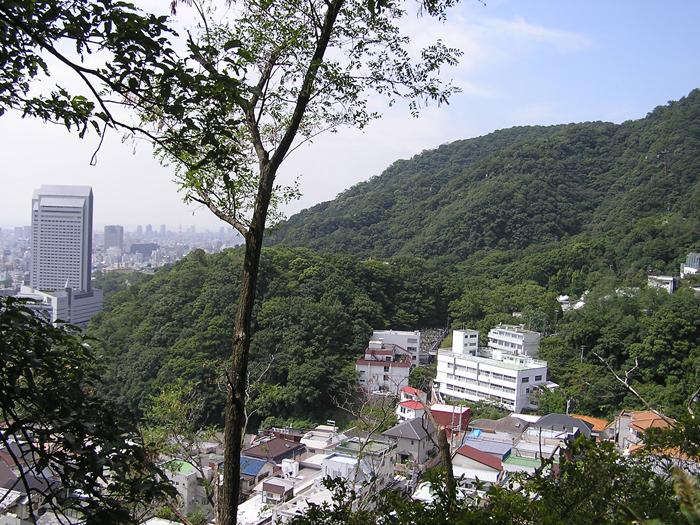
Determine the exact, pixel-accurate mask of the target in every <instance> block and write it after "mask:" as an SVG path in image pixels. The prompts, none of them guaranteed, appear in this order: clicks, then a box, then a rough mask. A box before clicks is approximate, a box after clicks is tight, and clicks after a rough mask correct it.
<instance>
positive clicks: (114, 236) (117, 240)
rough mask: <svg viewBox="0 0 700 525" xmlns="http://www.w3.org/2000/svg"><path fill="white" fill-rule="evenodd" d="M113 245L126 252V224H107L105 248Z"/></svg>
mask: <svg viewBox="0 0 700 525" xmlns="http://www.w3.org/2000/svg"><path fill="white" fill-rule="evenodd" d="M112 246H116V247H117V248H119V249H120V250H121V251H122V253H123V252H124V226H116V225H112V226H105V250H106V249H107V248H111V247H112Z"/></svg>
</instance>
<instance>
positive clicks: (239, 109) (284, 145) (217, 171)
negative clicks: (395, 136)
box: [140, 0, 459, 525]
mask: <svg viewBox="0 0 700 525" xmlns="http://www.w3.org/2000/svg"><path fill="white" fill-rule="evenodd" d="M194 5H195V7H197V9H198V11H199V13H200V15H201V17H202V32H201V34H200V36H199V38H198V39H195V37H193V36H190V37H189V40H188V45H189V53H190V56H189V58H190V62H189V63H188V64H186V65H184V66H182V65H179V66H178V67H177V68H173V69H172V75H170V76H168V75H167V74H166V75H160V76H159V77H158V82H157V83H156V86H157V89H159V90H161V91H164V92H166V93H168V94H169V96H170V97H171V99H172V100H174V101H176V102H175V103H174V105H173V106H172V107H163V106H162V105H160V106H158V105H156V106H148V105H146V106H145V107H144V106H143V104H141V105H140V109H141V111H142V115H143V116H144V118H145V120H146V121H148V120H149V119H154V120H155V122H157V125H158V127H159V129H161V130H164V132H163V140H162V141H161V145H162V148H161V150H160V151H161V153H162V155H163V159H164V160H165V161H168V162H176V163H178V166H179V172H178V173H179V181H180V183H181V185H182V188H183V190H184V191H185V192H186V198H187V199H189V200H192V201H196V202H199V203H201V204H203V205H205V206H207V207H208V208H209V209H210V210H211V211H212V212H213V213H215V214H216V215H217V216H218V217H219V218H221V219H222V220H224V221H226V222H227V223H229V224H231V225H232V226H233V227H234V228H236V229H237V230H238V231H239V232H240V233H241V235H243V237H244V238H245V245H246V246H245V260H244V268H243V274H242V278H241V288H240V295H239V299H238V309H237V312H236V320H235V327H234V336H233V355H232V363H231V369H230V373H229V376H228V383H229V389H228V399H227V408H226V427H225V441H226V447H225V453H224V470H223V491H222V494H221V497H220V500H219V501H220V505H219V509H220V510H219V516H218V523H220V524H221V525H230V524H233V523H235V522H236V513H237V501H238V489H239V479H240V475H239V474H240V473H239V469H240V465H239V461H238V458H239V457H240V452H241V439H242V429H243V423H244V421H245V403H246V380H247V376H248V370H247V367H248V355H249V348H250V339H251V333H250V331H251V321H252V315H253V306H254V301H255V289H256V283H257V279H258V269H259V264H260V251H261V248H262V242H263V236H264V233H265V228H266V224H267V222H268V220H269V218H270V217H269V215H270V213H271V212H272V217H273V218H274V217H276V215H275V211H276V209H277V204H278V203H279V202H281V201H282V200H285V199H289V198H292V197H294V196H296V193H297V190H296V187H291V188H286V189H282V188H279V187H278V186H277V184H276V182H275V181H276V177H277V173H278V170H279V169H280V166H281V165H282V162H283V161H284V159H285V158H286V157H287V156H288V155H289V154H290V153H291V152H292V151H293V150H294V149H295V148H296V147H298V146H299V145H300V144H301V143H303V142H305V141H309V140H311V139H312V138H313V137H315V136H316V135H318V134H319V133H321V132H323V131H326V130H333V129H336V128H337V127H339V126H345V125H349V126H359V127H363V126H365V125H366V124H367V123H368V122H370V121H371V120H372V119H374V118H377V117H378V115H377V114H376V113H373V112H371V111H370V110H369V109H368V107H367V100H366V98H365V95H364V93H365V92H366V91H367V90H369V89H371V90H374V91H376V92H378V93H380V94H384V95H387V96H388V97H389V99H390V101H391V102H393V101H395V99H397V98H399V97H406V98H409V99H411V110H412V111H413V112H414V113H417V111H418V109H419V107H420V106H421V105H422V104H423V103H426V102H428V101H431V100H432V101H435V102H437V103H438V104H440V103H444V102H447V99H448V96H449V95H450V94H451V93H452V92H454V91H455V89H454V88H452V87H451V86H449V85H448V86H442V85H441V83H440V81H439V80H437V79H436V78H434V77H433V75H434V74H435V73H437V72H438V71H439V69H440V68H441V67H442V66H444V65H446V64H453V63H455V60H456V57H457V56H458V55H459V52H458V51H457V50H454V49H449V48H446V47H445V46H443V45H442V44H441V43H439V42H438V43H436V44H435V45H433V46H431V47H430V48H428V49H425V50H423V52H422V57H421V58H422V60H421V61H420V62H419V63H418V64H417V65H416V64H414V63H412V62H411V60H410V59H409V56H408V53H407V52H406V51H405V46H406V44H407V43H408V39H407V38H405V37H402V36H401V35H400V33H399V31H398V29H397V27H396V26H395V25H394V21H395V20H397V19H399V18H400V17H401V16H403V15H404V12H403V11H402V10H401V9H400V8H399V7H398V6H397V5H395V4H391V5H385V6H381V8H380V9H376V8H375V6H373V5H368V4H367V3H364V2H358V1H346V0H330V1H318V0H314V1H300V0H284V1H276V2H264V1H263V2H258V1H245V2H240V3H236V4H233V5H232V9H233V11H234V13H233V16H232V17H231V18H232V19H231V20H230V21H224V22H220V21H216V20H215V19H213V18H212V17H209V14H208V13H209V12H208V11H207V9H206V8H205V6H204V5H201V4H198V3H197V2H194ZM189 64H192V65H191V66H190V65H189ZM194 64H196V67H195V66H194ZM190 67H192V69H189V68H190ZM202 134H203V136H204V139H203V140H201V141H199V142H195V141H193V140H192V137H193V136H195V135H196V136H200V135H202ZM183 145H184V147H183Z"/></svg>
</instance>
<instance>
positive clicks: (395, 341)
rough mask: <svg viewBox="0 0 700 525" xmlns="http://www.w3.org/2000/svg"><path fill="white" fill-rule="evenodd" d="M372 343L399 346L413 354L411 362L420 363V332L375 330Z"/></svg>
mask: <svg viewBox="0 0 700 525" xmlns="http://www.w3.org/2000/svg"><path fill="white" fill-rule="evenodd" d="M372 341H377V342H379V343H381V344H384V345H397V346H398V347H399V348H401V349H403V350H405V351H406V352H408V353H409V354H411V362H412V363H413V364H417V363H418V353H419V352H420V331H418V330H415V331H413V332H402V331H399V330H375V331H374V332H373V333H372Z"/></svg>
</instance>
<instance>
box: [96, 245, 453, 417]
mask: <svg viewBox="0 0 700 525" xmlns="http://www.w3.org/2000/svg"><path fill="white" fill-rule="evenodd" d="M242 259H243V253H242V249H237V250H227V251H224V252H222V253H219V254H215V255H207V254H205V253H204V252H202V251H195V252H193V253H191V254H190V255H188V256H187V257H186V258H185V259H183V260H181V261H179V262H178V263H176V264H174V265H173V266H172V267H166V268H163V269H161V270H159V271H158V272H156V274H155V275H154V276H153V277H152V278H150V279H148V280H146V282H144V281H139V282H138V283H137V284H133V285H132V286H130V287H129V288H128V289H126V290H124V291H121V292H118V293H116V294H115V295H114V297H113V298H112V300H111V301H110V302H109V303H108V304H107V305H106V307H105V310H104V311H103V312H102V313H101V314H100V315H98V316H96V317H94V318H93V321H92V323H91V325H90V328H89V333H90V334H91V335H92V336H93V337H95V338H96V342H95V343H94V346H95V348H97V349H99V351H100V352H101V353H102V354H103V355H104V358H105V360H106V362H107V363H108V365H109V367H108V368H109V370H108V372H107V374H106V375H105V380H106V381H107V383H108V393H109V396H110V397H111V398H113V399H115V400H116V401H117V402H118V403H119V404H120V405H122V406H124V407H126V408H128V409H130V410H131V411H132V413H134V414H135V415H136V416H138V415H140V414H141V411H142V409H143V408H144V406H145V401H146V400H147V399H148V398H149V396H151V395H154V394H155V393H156V392H157V391H159V389H160V388H162V387H164V386H165V385H167V384H170V383H172V382H174V381H175V380H176V379H185V380H187V381H192V382H195V383H197V384H198V389H199V391H200V392H201V394H202V396H203V397H204V398H205V399H206V409H205V410H204V411H203V413H202V417H201V420H200V421H199V422H200V423H204V424H206V423H221V412H222V410H223V403H224V400H223V392H222V390H221V388H220V387H219V385H220V383H219V381H218V379H219V374H220V372H221V368H222V366H223V363H224V362H225V360H226V359H227V357H228V353H229V352H230V344H231V343H230V338H231V336H232V331H233V328H232V326H231V324H230V322H229V321H228V320H229V319H231V318H232V317H233V316H234V315H235V311H236V306H235V304H233V302H232V300H231V297H235V294H236V292H237V286H238V285H237V279H238V277H239V275H240V268H241V264H242ZM446 280H447V279H446V277H445V275H444V272H443V271H441V270H440V269H439V268H438V267H437V265H435V264H432V263H429V262H426V261H420V260H409V259H406V260H403V261H402V260H400V259H397V260H395V261H392V262H391V263H390V264H389V263H387V264H385V263H384V262H380V261H361V260H359V259H357V258H356V257H353V256H349V255H321V254H317V253H315V252H312V251H310V250H306V249H301V248H299V249H290V248H287V247H277V248H274V249H265V250H263V254H262V260H261V272H260V282H259V293H258V299H257V301H256V306H255V312H256V315H255V319H254V325H253V326H254V332H253V336H252V341H251V368H252V371H251V374H252V375H255V370H264V369H266V368H267V367H268V365H269V370H268V371H267V373H266V374H265V376H264V378H263V383H266V384H268V385H269V387H263V386H262V385H259V386H258V387H256V388H257V395H258V396H259V397H257V398H256V399H255V400H253V403H254V405H255V407H254V408H255V410H256V413H255V415H254V417H253V421H252V423H253V424H255V425H257V424H259V423H260V421H262V420H264V419H266V418H268V417H269V416H276V417H280V418H283V419H288V418H297V419H309V418H314V419H316V420H318V421H323V420H324V418H326V417H329V416H330V415H331V413H332V412H333V411H335V410H336V407H335V406H334V404H333V401H332V399H331V398H332V397H334V396H335V397H337V396H338V395H339V394H340V393H341V392H342V391H344V390H345V389H346V385H347V383H348V381H349V380H352V379H354V366H353V365H354V361H355V359H357V358H358V357H359V356H360V355H361V353H362V352H363V351H364V349H365V348H366V345H367V341H368V340H369V337H370V335H371V333H372V330H373V329H386V328H394V329H414V327H415V326H416V324H417V325H418V326H434V325H437V324H440V322H441V320H442V319H446V318H447V313H446V308H447V305H446V302H445V301H444V300H442V299H441V296H442V294H443V292H442V289H443V285H444V282H445V281H446ZM426 292H429V293H430V294H431V295H430V296H429V297H425V295H424V294H425V293H426ZM414 323H415V324H414Z"/></svg>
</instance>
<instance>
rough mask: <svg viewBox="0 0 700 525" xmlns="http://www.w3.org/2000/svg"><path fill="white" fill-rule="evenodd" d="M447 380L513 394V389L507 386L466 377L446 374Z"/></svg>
mask: <svg viewBox="0 0 700 525" xmlns="http://www.w3.org/2000/svg"><path fill="white" fill-rule="evenodd" d="M446 375H447V379H453V380H455V381H461V382H462V383H467V384H469V385H475V386H480V387H482V388H488V389H489V390H498V391H499V392H506V393H508V394H515V388H511V387H509V386H502V385H496V384H493V383H489V382H488V381H477V380H476V379H469V378H467V377H462V376H458V375H454V374H446Z"/></svg>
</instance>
